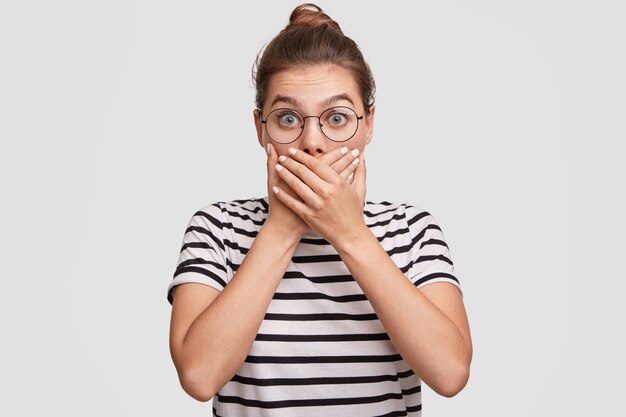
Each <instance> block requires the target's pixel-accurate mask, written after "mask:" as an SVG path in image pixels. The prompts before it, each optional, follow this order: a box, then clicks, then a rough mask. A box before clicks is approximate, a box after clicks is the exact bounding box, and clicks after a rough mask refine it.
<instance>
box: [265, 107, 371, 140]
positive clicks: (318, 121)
mask: <svg viewBox="0 0 626 417" xmlns="http://www.w3.org/2000/svg"><path fill="white" fill-rule="evenodd" d="M332 109H348V110H350V111H351V112H353V113H354V114H355V115H356V129H354V133H353V134H352V136H350V137H349V138H348V139H344V140H335V139H331V138H330V137H328V135H327V134H326V133H324V129H322V126H324V125H323V124H322V122H321V121H320V120H321V118H322V115H323V114H324V113H326V112H327V111H328V110H332ZM257 110H258V111H259V115H260V116H262V114H263V110H261V109H257ZM279 110H289V111H292V112H294V113H296V114H297V115H299V116H300V117H301V118H302V125H301V126H300V134H299V135H298V136H297V137H296V138H295V139H294V140H292V141H289V142H279V141H277V140H276V139H274V138H273V137H272V135H270V132H269V131H268V130H267V117H270V115H271V114H272V113H274V112H277V111H279ZM363 116H364V115H361V116H359V115H358V114H357V112H356V111H355V110H354V109H351V108H350V107H346V106H335V107H329V108H327V109H326V110H324V111H323V112H321V113H320V115H319V116H303V115H302V113H300V112H299V111H297V110H294V109H290V108H289V107H281V108H278V109H274V110H272V111H271V112H269V113H268V114H267V117H266V118H265V120H263V119H261V123H263V125H265V132H267V136H269V137H270V139H272V140H273V141H274V142H277V143H281V144H283V145H285V144H288V143H293V142H295V141H297V140H298V139H299V138H300V136H302V133H304V126H305V125H306V119H308V118H311V117H313V118H317V125H318V127H319V128H320V132H322V135H324V136H325V137H326V138H327V139H328V140H330V141H333V142H337V143H341V142H347V141H349V140H350V139H352V138H353V137H354V135H356V132H358V131H359V120H362V119H363Z"/></svg>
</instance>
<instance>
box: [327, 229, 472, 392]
mask: <svg viewBox="0 0 626 417" xmlns="http://www.w3.org/2000/svg"><path fill="white" fill-rule="evenodd" d="M337 246H338V247H337V251H338V253H339V255H340V256H341V258H342V260H343V262H344V263H345V265H346V267H347V268H348V270H349V271H350V272H351V274H352V276H353V277H354V279H355V280H356V282H357V283H358V284H359V286H360V287H361V289H362V290H363V293H364V294H365V295H366V297H367V298H368V300H369V302H370V303H371V305H372V307H373V309H374V311H375V312H376V314H377V316H378V318H379V319H380V321H381V323H382V325H383V326H384V327H385V329H386V330H387V333H388V335H389V338H390V339H391V342H392V343H393V345H394V346H395V348H396V349H397V350H398V352H399V353H400V355H402V357H403V358H404V360H405V361H406V362H407V364H408V365H409V366H410V367H411V369H413V370H414V371H415V373H416V374H418V375H419V376H420V378H421V379H422V380H423V381H424V382H426V383H427V384H428V385H429V386H430V387H431V388H433V389H434V390H436V391H438V392H439V391H441V392H445V391H446V390H448V388H447V387H449V386H450V385H451V382H450V381H457V380H461V379H462V378H463V373H464V370H465V369H466V367H468V366H469V361H470V360H471V359H470V355H471V353H470V351H469V349H468V344H467V341H466V340H465V339H464V337H463V335H462V334H461V332H460V331H459V329H458V328H457V327H456V325H455V324H454V322H453V321H452V320H450V318H448V316H446V315H445V314H444V313H443V312H442V311H441V310H439V308H437V306H436V305H435V304H433V303H432V302H431V301H430V300H429V299H428V297H426V296H425V295H424V294H423V293H422V292H421V291H420V290H419V289H417V288H416V287H415V286H414V285H413V284H412V283H411V282H410V281H409V280H408V279H407V278H406V276H405V275H404V274H403V273H402V271H400V269H398V267H397V266H396V264H395V263H394V262H393V260H392V259H391V258H390V257H389V255H387V253H386V252H385V250H384V248H383V247H382V246H381V245H380V243H379V242H378V240H377V239H376V237H375V236H374V235H373V234H372V233H371V232H370V231H369V229H367V227H364V229H362V230H359V231H357V232H355V234H354V235H353V236H352V237H350V238H349V239H346V240H344V241H343V242H342V243H341V244H338V245H337Z"/></svg>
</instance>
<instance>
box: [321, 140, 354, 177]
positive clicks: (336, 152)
mask: <svg viewBox="0 0 626 417" xmlns="http://www.w3.org/2000/svg"><path fill="white" fill-rule="evenodd" d="M348 150H349V149H348V147H347V146H342V147H341V148H337V149H333V150H332V151H330V152H328V153H325V154H324V155H322V156H320V158H319V159H320V160H321V161H324V162H326V163H327V164H328V165H330V166H333V165H334V164H335V163H336V162H337V161H339V160H341V158H343V157H344V156H345V155H346V154H348ZM335 172H340V171H338V170H336V169H335Z"/></svg>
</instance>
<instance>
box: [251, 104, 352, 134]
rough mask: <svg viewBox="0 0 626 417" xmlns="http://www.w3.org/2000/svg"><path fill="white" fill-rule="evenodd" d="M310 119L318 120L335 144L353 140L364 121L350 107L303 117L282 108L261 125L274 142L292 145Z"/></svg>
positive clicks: (322, 129) (273, 112) (272, 113)
mask: <svg viewBox="0 0 626 417" xmlns="http://www.w3.org/2000/svg"><path fill="white" fill-rule="evenodd" d="M259 112H260V110H259ZM310 117H314V118H317V119H318V125H319V127H320V130H321V131H322V133H323V134H324V136H326V137H327V138H328V139H330V140H332V141H333V142H345V141H347V140H350V139H352V137H353V136H354V135H355V134H356V131H357V130H358V129H359V120H361V119H363V116H358V115H357V114H356V112H355V111H354V110H352V109H351V108H350V107H343V106H339V107H331V108H330V109H327V110H324V112H322V114H320V115H319V116H303V115H302V114H300V113H299V112H297V111H296V110H293V109H288V108H280V109H275V110H272V111H271V112H270V113H269V114H268V115H267V117H266V118H265V120H261V123H263V124H264V125H265V130H266V131H267V134H268V135H269V137H270V138H271V139H272V140H273V141H275V142H278V143H291V142H294V141H295V140H297V139H298V138H299V137H300V136H301V135H302V132H304V124H305V122H306V119H308V118H310Z"/></svg>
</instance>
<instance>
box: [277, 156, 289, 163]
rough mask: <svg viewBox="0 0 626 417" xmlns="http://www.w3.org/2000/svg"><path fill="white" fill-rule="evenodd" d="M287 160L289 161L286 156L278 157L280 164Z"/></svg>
mask: <svg viewBox="0 0 626 417" xmlns="http://www.w3.org/2000/svg"><path fill="white" fill-rule="evenodd" d="M285 159H287V157H286V156H285V155H281V156H279V157H278V160H279V161H280V162H283V161H284V160H285Z"/></svg>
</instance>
